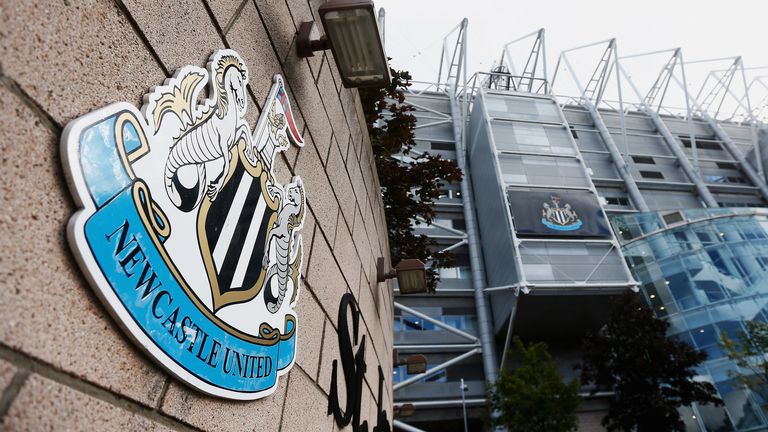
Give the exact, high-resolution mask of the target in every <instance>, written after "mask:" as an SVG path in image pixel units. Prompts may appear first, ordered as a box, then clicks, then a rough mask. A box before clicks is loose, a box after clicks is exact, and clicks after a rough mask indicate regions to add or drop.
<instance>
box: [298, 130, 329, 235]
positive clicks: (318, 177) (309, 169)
mask: <svg viewBox="0 0 768 432" xmlns="http://www.w3.org/2000/svg"><path fill="white" fill-rule="evenodd" d="M305 139H306V138H305ZM294 172H295V173H296V175H298V176H300V177H301V178H302V180H303V181H304V186H305V188H306V191H307V203H308V204H309V207H310V208H311V209H312V212H313V213H314V217H315V220H316V221H317V224H318V226H319V227H320V229H321V230H322V231H323V233H324V234H325V236H326V237H327V238H328V239H330V241H333V239H334V236H335V233H336V219H337V218H338V214H339V204H338V202H337V201H336V196H335V195H334V193H333V187H332V186H331V182H330V181H329V180H328V176H327V175H326V173H325V169H324V168H323V164H322V163H321V161H320V155H319V154H318V153H317V149H316V148H315V146H314V145H312V142H311V141H308V142H307V143H306V144H305V145H304V147H303V148H302V149H300V150H299V156H298V159H297V161H296V168H295V170H294Z"/></svg>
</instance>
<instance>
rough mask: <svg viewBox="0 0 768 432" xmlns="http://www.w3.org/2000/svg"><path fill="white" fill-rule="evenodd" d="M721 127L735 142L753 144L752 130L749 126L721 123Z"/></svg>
mask: <svg viewBox="0 0 768 432" xmlns="http://www.w3.org/2000/svg"><path fill="white" fill-rule="evenodd" d="M720 127H721V128H723V130H724V131H725V133H726V134H728V136H729V137H731V139H733V140H735V141H738V140H741V141H745V142H749V143H751V142H752V131H751V130H750V127H749V126H746V125H744V126H741V125H737V124H731V123H720Z"/></svg>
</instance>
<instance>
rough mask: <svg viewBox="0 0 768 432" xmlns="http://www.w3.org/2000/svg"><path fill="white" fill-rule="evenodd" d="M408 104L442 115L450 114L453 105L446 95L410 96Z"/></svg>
mask: <svg viewBox="0 0 768 432" xmlns="http://www.w3.org/2000/svg"><path fill="white" fill-rule="evenodd" d="M406 102H410V103H412V104H415V105H419V106H421V107H424V108H428V109H431V110H435V111H438V112H441V113H445V114H450V113H451V104H450V101H449V100H448V97H447V96H446V95H444V94H439V95H434V96H416V95H408V97H407V99H406Z"/></svg>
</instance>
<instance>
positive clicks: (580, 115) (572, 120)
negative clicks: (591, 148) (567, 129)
mask: <svg viewBox="0 0 768 432" xmlns="http://www.w3.org/2000/svg"><path fill="white" fill-rule="evenodd" d="M563 114H565V119H566V120H567V121H568V124H569V125H571V126H588V127H591V126H593V125H594V123H593V122H592V117H590V115H589V113H588V112H587V111H585V110H583V109H581V108H569V107H566V109H564V110H563Z"/></svg>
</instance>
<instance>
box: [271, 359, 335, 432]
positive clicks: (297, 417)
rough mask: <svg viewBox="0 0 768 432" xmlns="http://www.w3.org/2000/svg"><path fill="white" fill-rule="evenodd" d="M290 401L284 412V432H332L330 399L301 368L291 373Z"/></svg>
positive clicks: (289, 385) (289, 383)
mask: <svg viewBox="0 0 768 432" xmlns="http://www.w3.org/2000/svg"><path fill="white" fill-rule="evenodd" d="M288 400H289V401H290V403H288V404H286V405H285V409H284V410H283V422H282V423H283V424H282V430H283V431H297V432H298V431H313V432H314V431H317V432H330V431H331V430H332V426H331V423H332V422H333V416H332V415H330V416H329V415H328V397H327V396H326V395H324V394H323V392H322V391H321V390H320V388H319V387H318V386H317V384H315V382H314V380H313V379H312V378H311V377H309V376H308V375H307V374H306V373H304V371H302V370H301V369H300V368H294V369H293V370H292V371H291V374H290V379H289V382H288Z"/></svg>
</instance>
